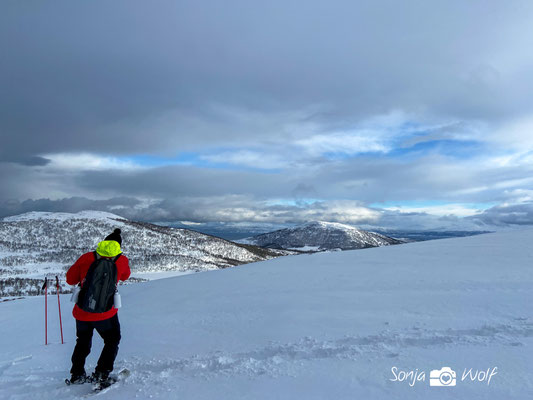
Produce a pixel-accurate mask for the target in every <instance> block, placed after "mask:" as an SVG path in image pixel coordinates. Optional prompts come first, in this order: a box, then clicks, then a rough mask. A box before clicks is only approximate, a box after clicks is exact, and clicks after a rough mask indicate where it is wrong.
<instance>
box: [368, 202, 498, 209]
mask: <svg viewBox="0 0 533 400" xmlns="http://www.w3.org/2000/svg"><path fill="white" fill-rule="evenodd" d="M497 204H499V203H496V202H478V203H463V202H454V201H441V200H402V201H394V200H391V201H383V202H375V203H372V204H369V206H370V207H373V208H405V209H406V210H408V209H410V208H429V207H445V206H451V205H456V206H462V207H464V208H469V209H472V210H487V209H489V208H491V207H494V206H495V205H497Z"/></svg>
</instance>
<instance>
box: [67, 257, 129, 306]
mask: <svg viewBox="0 0 533 400" xmlns="http://www.w3.org/2000/svg"><path fill="white" fill-rule="evenodd" d="M94 256H95V260H94V262H93V263H92V264H91V266H90V267H89V270H88V271H87V275H85V279H84V280H83V284H82V287H81V290H80V294H79V296H78V301H77V303H76V304H77V305H78V307H79V308H81V309H82V310H83V311H87V312H91V313H103V312H106V311H109V310H111V308H113V296H114V295H115V291H116V289H117V265H116V262H117V260H118V259H119V257H120V256H121V254H119V255H118V256H116V257H114V258H105V257H101V256H100V255H99V254H97V253H96V251H95V252H94Z"/></svg>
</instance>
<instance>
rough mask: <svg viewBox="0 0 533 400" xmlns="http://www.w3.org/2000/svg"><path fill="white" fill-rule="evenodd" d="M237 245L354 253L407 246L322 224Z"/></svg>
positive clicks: (365, 232)
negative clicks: (398, 245)
mask: <svg viewBox="0 0 533 400" xmlns="http://www.w3.org/2000/svg"><path fill="white" fill-rule="evenodd" d="M237 242H239V243H249V244H254V245H256V246H261V247H266V248H274V249H296V250H302V251H324V250H339V249H340V250H353V249H363V248H368V247H378V246H387V245H391V244H399V243H403V242H402V241H400V240H397V239H393V238H391V237H388V236H384V235H381V234H379V233H375V232H367V231H363V230H361V229H357V228H354V227H353V226H350V225H344V224H339V223H333V222H322V221H314V222H310V223H307V224H304V225H300V226H297V227H294V228H287V229H280V230H277V231H274V232H269V233H264V234H262V235H257V236H253V237H250V238H247V239H242V240H238V241H237Z"/></svg>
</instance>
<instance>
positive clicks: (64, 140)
mask: <svg viewBox="0 0 533 400" xmlns="http://www.w3.org/2000/svg"><path fill="white" fill-rule="evenodd" d="M1 8H2V12H1V13H0V26H1V28H0V43H1V46H2V49H3V52H4V54H6V57H5V58H4V60H3V62H2V64H1V65H0V84H1V86H2V93H1V95H0V121H1V122H0V132H1V135H2V150H1V155H0V156H1V158H4V157H7V156H9V155H10V156H13V155H16V157H32V156H36V155H41V154H46V153H50V152H68V151H81V150H85V151H93V152H100V153H107V154H112V153H121V152H122V153H138V152H143V153H144V152H152V153H154V152H155V153H161V152H168V151H175V152H177V151H179V150H182V149H188V148H195V147H196V148H197V147H199V146H201V147H204V146H205V145H206V141H209V142H210V143H211V145H223V144H228V143H229V142H236V143H242V142H243V141H245V142H248V143H257V142H258V141H261V140H271V139H272V137H273V136H278V137H282V136H283V134H284V133H283V132H280V129H279V128H280V127H283V125H284V124H285V123H298V122H300V123H301V122H302V121H305V120H309V118H311V119H312V120H314V121H318V122H320V123H322V124H324V125H325V126H330V125H331V126H336V127H338V126H351V125H353V124H354V123H355V122H357V121H358V120H360V119H361V118H365V117H368V116H372V115H376V114H382V113H385V112H388V111H389V110H391V109H396V108H401V109H405V110H407V111H416V112H421V113H424V112H428V113H430V114H432V115H444V116H454V117H457V118H464V119H479V118H483V119H494V118H500V119H501V118H505V117H509V116H510V115H516V114H521V113H523V112H525V111H526V110H527V111H528V110H529V105H530V104H531V99H532V96H533V95H532V93H533V92H532V91H531V90H529V89H530V88H531V84H532V76H533V74H531V69H530V68H528V67H529V66H530V64H529V62H530V61H531V60H530V59H529V58H528V57H527V56H526V55H524V50H525V49H529V48H531V46H529V47H527V45H530V44H531V39H530V38H529V37H530V35H529V36H528V35H525V34H524V32H527V29H528V27H529V24H530V20H531V15H532V11H533V6H532V5H531V3H530V2H520V1H516V2H513V5H512V6H510V5H509V4H508V3H502V2H496V1H491V2H483V3H472V2H464V1H448V2H441V3H439V4H436V3H431V4H430V3H424V2H419V1H409V2H401V3H399V2H395V1H383V2H375V1H358V2H352V1H338V2H333V3H331V2H323V1H295V2H290V3H287V2H281V1H269V2H263V3H257V2H248V1H244V0H242V1H227V2H218V1H207V2H195V1H180V2H175V1H162V2H158V3H157V4H153V3H146V2H141V1H115V2H112V3H110V2H102V1H92V2H75V3H74V2H69V1H57V2H53V3H39V2H17V1H7V2H3V3H2V6H1ZM220 109H223V110H228V109H229V110H237V111H235V112H229V113H228V112H221V111H220ZM287 111H292V112H294V113H296V114H291V113H289V115H282V116H280V115H279V113H280V112H283V113H286V112H287ZM258 115H261V116H262V120H261V121H260V123H257V122H254V118H253V117H254V116H258ZM295 115H296V116H295Z"/></svg>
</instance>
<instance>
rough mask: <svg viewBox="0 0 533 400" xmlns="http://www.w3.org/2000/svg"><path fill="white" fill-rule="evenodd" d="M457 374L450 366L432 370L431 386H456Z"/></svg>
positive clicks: (430, 376) (430, 374) (430, 375)
mask: <svg viewBox="0 0 533 400" xmlns="http://www.w3.org/2000/svg"><path fill="white" fill-rule="evenodd" d="M456 378H457V375H456V374H455V371H454V370H453V369H451V368H450V367H442V368H441V369H434V370H431V372H430V373H429V386H455V384H456Z"/></svg>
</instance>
